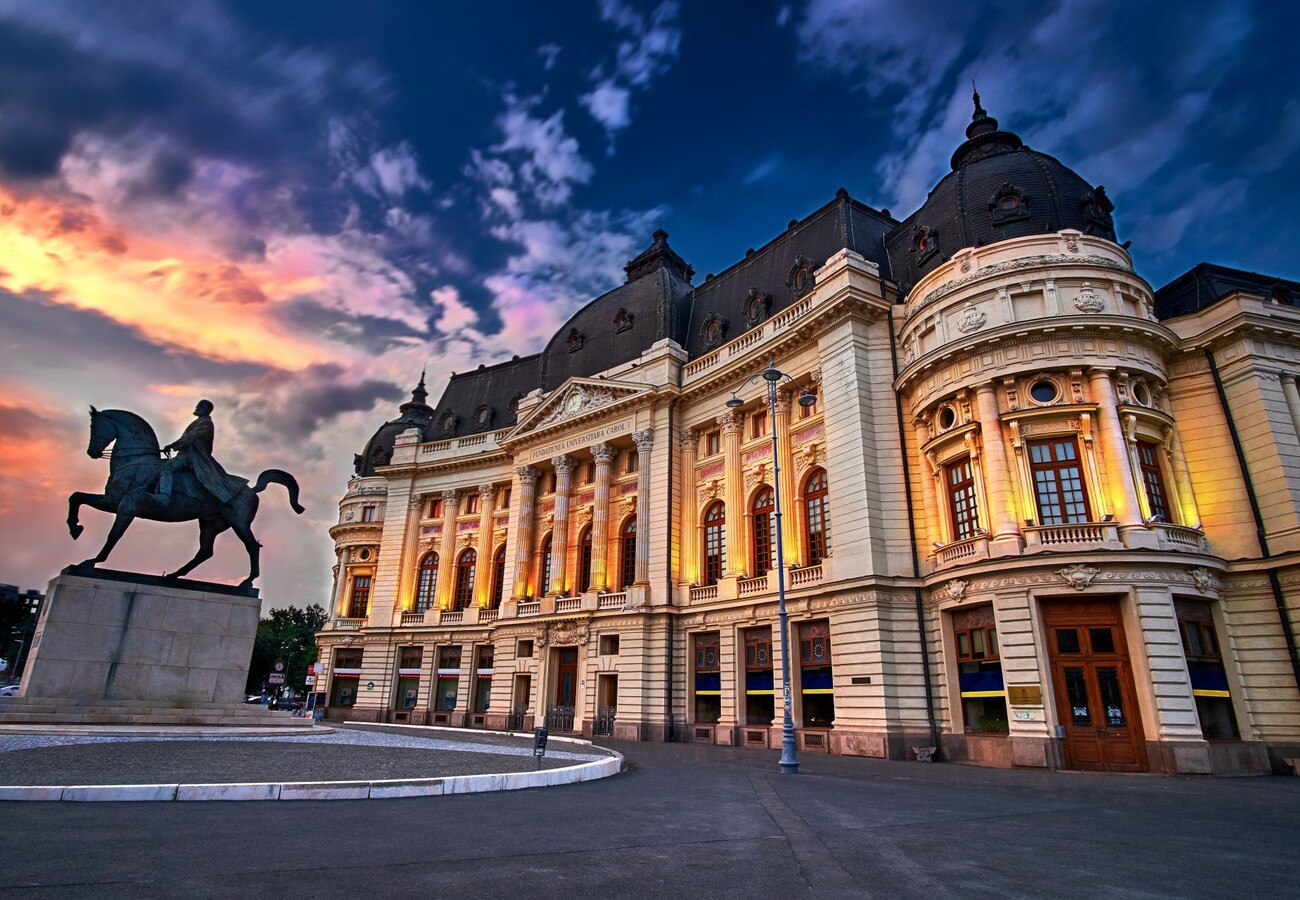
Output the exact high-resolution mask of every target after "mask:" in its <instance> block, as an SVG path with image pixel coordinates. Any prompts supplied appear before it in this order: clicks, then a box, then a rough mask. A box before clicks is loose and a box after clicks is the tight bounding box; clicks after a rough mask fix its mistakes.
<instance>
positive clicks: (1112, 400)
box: [1088, 368, 1157, 546]
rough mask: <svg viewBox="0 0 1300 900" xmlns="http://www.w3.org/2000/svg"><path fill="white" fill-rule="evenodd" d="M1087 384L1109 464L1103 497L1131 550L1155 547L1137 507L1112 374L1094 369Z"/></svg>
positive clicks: (1152, 536)
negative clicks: (1137, 547)
mask: <svg viewBox="0 0 1300 900" xmlns="http://www.w3.org/2000/svg"><path fill="white" fill-rule="evenodd" d="M1088 382H1089V386H1090V387H1091V389H1092V399H1093V402H1094V403H1096V404H1097V424H1098V425H1100V426H1101V432H1102V434H1101V439H1102V440H1101V447H1102V460H1103V461H1104V462H1105V464H1106V484H1105V491H1104V493H1105V495H1106V496H1107V497H1108V498H1109V499H1110V501H1111V503H1112V505H1113V506H1114V509H1115V521H1116V522H1118V523H1119V531H1120V536H1121V539H1122V540H1123V541H1124V543H1125V544H1126V545H1128V546H1155V544H1156V543H1157V538H1156V536H1155V534H1153V533H1152V532H1151V531H1149V530H1148V529H1147V527H1146V523H1144V522H1143V521H1142V507H1141V505H1140V504H1139V503H1138V498H1137V489H1136V486H1135V482H1134V481H1133V466H1132V464H1131V461H1130V460H1129V454H1128V445H1127V442H1126V441H1125V439H1124V427H1123V425H1122V424H1121V423H1120V421H1119V411H1118V410H1117V408H1116V403H1117V399H1116V393H1115V385H1114V382H1113V381H1112V380H1111V371H1110V370H1109V369H1103V368H1093V369H1092V370H1091V371H1090V372H1089V373H1088ZM1148 537H1149V538H1150V539H1149V540H1147V538H1148Z"/></svg>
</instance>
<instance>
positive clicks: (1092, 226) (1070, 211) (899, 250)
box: [885, 94, 1115, 292]
mask: <svg viewBox="0 0 1300 900" xmlns="http://www.w3.org/2000/svg"><path fill="white" fill-rule="evenodd" d="M966 137H967V140H966V142H965V143H963V144H962V145H961V146H960V147H958V148H957V150H956V152H954V153H953V155H952V160H951V164H952V169H953V171H952V172H950V173H949V174H947V175H945V176H944V177H943V179H942V180H941V181H940V182H939V183H938V184H937V185H935V188H934V190H932V191H931V192H930V196H929V197H928V198H927V199H926V201H925V203H924V204H922V206H921V208H920V209H918V210H917V211H916V212H914V213H912V215H910V216H908V217H907V218H906V219H904V220H903V222H902V224H900V225H899V226H898V227H897V228H895V229H894V230H893V231H891V232H890V233H889V235H888V236H886V238H885V244H886V246H887V247H888V249H889V259H890V262H891V264H892V271H893V273H894V278H895V280H896V281H897V282H898V284H899V286H900V287H901V288H902V290H903V291H904V292H906V291H908V290H910V289H911V287H912V286H913V285H915V284H916V282H917V281H918V280H920V278H922V277H923V276H924V275H925V274H926V273H927V272H929V271H930V270H932V269H934V268H935V267H937V266H939V265H940V264H942V263H943V262H945V261H946V260H948V259H951V258H952V255H953V254H954V253H956V252H957V251H958V250H961V249H963V248H966V247H982V246H984V245H986V244H992V243H994V242H996V241H1002V240H1007V239H1008V238H1016V237H1024V236H1026V235H1031V234H1043V233H1044V232H1054V231H1060V230H1062V229H1065V228H1073V229H1077V230H1078V231H1082V232H1084V233H1085V234H1095V235H1098V236H1100V237H1105V238H1109V239H1110V240H1112V241H1113V240H1115V227H1114V223H1113V221H1112V220H1111V216H1110V214H1111V212H1112V211H1113V210H1114V205H1113V204H1112V203H1111V202H1110V199H1109V198H1108V197H1107V196H1106V189H1105V188H1103V187H1096V188H1094V187H1093V186H1092V185H1090V184H1089V183H1088V182H1087V181H1085V180H1084V179H1083V178H1082V177H1081V176H1079V175H1078V174H1077V173H1075V172H1074V171H1073V170H1072V169H1070V168H1069V167H1068V166H1066V165H1065V164H1063V163H1062V162H1061V161H1060V160H1058V159H1056V158H1055V157H1053V156H1049V155H1047V154H1046V153H1039V152H1038V151H1036V150H1031V149H1030V148H1028V147H1026V146H1025V145H1024V143H1023V142H1022V141H1021V140H1020V138H1019V137H1017V136H1016V135H1015V134H1012V133H1011V132H1009V131H1001V130H999V129H998V122H997V119H994V118H993V117H992V116H990V115H989V114H988V113H987V112H985V111H984V108H983V107H981V106H980V102H979V94H976V95H975V113H974V115H973V116H972V117H971V123H970V125H969V126H967V128H966Z"/></svg>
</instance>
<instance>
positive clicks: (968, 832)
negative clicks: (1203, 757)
mask: <svg viewBox="0 0 1300 900" xmlns="http://www.w3.org/2000/svg"><path fill="white" fill-rule="evenodd" d="M610 746H612V747H615V748H616V749H618V750H620V751H621V752H623V753H624V754H625V755H626V757H627V759H628V761H629V763H631V767H632V771H630V772H629V773H627V774H624V775H620V776H617V777H614V778H609V779H605V780H603V781H596V782H590V783H585V784H576V785H570V786H566V787H559V788H545V789H535V790H527V791H514V792H507V793H498V794H478V795H468V796H448V797H432V798H423V799H412V800H387V801H358V802H352V801H334V802H292V803H285V802H280V803H159V804H150V803H86V804H78V803H25V804H19V803H0V821H2V822H3V823H4V839H3V842H2V843H0V898H8V897H23V898H27V897H59V898H67V897H72V898H76V897H94V898H111V897H132V898H140V897H237V898H240V900H247V898H250V897H272V896H275V897H304V898H312V900H317V898H330V897H350V898H356V897H372V898H378V897H385V898H386V897H421V898H428V897H482V898H494V897H510V898H521V897H527V898H530V900H531V898H548V897H601V898H616V897H693V896H698V897H708V898H719V897H745V898H765V897H774V898H775V897H779V898H789V897H816V898H838V897H889V898H895V897H897V898H907V897H918V898H921V897H924V898H943V897H1143V898H1150V897H1270V896H1287V895H1289V896H1295V895H1296V893H1297V890H1298V888H1297V885H1300V853H1297V849H1298V847H1297V836H1300V778H1281V777H1267V778H1252V779H1212V778H1192V777H1178V778H1167V777H1160V776H1124V775H1120V776H1102V775H1080V774H1051V773H1035V772H1011V771H998V770H988V769H978V768H971V767H962V766H955V765H942V764H934V765H930V764H924V763H914V762H913V763H891V762H882V761H877V760H862V759H847V758H841V757H826V756H810V755H805V756H804V757H803V759H804V771H803V773H802V774H800V775H797V776H793V777H792V776H783V775H781V774H779V773H778V772H777V768H776V758H777V753H775V752H757V751H752V750H742V749H728V748H715V747H696V746H691V745H663V744H610Z"/></svg>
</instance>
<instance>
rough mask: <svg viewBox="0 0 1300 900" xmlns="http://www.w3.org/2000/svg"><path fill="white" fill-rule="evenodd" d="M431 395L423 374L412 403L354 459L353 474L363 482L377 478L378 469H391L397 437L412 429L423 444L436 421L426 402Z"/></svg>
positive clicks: (408, 402) (387, 424) (409, 401)
mask: <svg viewBox="0 0 1300 900" xmlns="http://www.w3.org/2000/svg"><path fill="white" fill-rule="evenodd" d="M428 399H429V392H428V391H427V390H425V389H424V373H423V372H421V373H420V383H419V384H417V385H416V386H415V389H414V390H413V391H411V399H410V400H408V401H407V402H405V403H403V404H402V405H401V406H399V407H398V408H397V411H398V413H399V415H398V417H397V418H396V419H392V420H390V421H388V422H385V423H384V424H383V425H381V426H379V430H378V431H376V432H375V433H374V436H372V437H371V438H370V440H369V441H367V442H366V448H365V449H364V450H363V451H361V452H360V453H358V454H356V455H354V456H353V457H352V466H353V470H354V471H355V472H356V473H357V474H358V475H360V476H361V477H363V478H366V477H369V476H371V475H374V474H375V467H377V466H385V465H388V462H389V461H390V460H391V459H392V458H393V444H394V442H396V440H397V436H398V435H399V434H401V433H402V432H403V431H407V430H409V429H411V428H415V429H418V430H419V432H420V439H421V440H424V434H425V431H426V430H427V429H428V428H429V423H430V422H432V421H433V408H432V407H431V406H429V404H428V403H426V402H425V401H426V400H428Z"/></svg>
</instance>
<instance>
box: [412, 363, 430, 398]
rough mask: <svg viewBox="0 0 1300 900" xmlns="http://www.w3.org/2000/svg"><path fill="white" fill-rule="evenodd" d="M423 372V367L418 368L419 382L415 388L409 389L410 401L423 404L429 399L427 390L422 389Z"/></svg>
mask: <svg viewBox="0 0 1300 900" xmlns="http://www.w3.org/2000/svg"><path fill="white" fill-rule="evenodd" d="M426 368H427V367H426ZM424 373H425V369H424V368H422V369H420V383H419V384H417V385H416V386H415V390H413V391H411V402H412V403H419V404H423V403H424V402H425V401H426V400H428V399H429V392H428V391H426V390H425V389H424Z"/></svg>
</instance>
